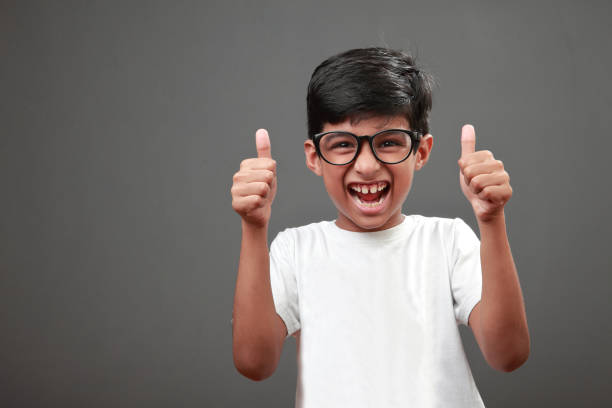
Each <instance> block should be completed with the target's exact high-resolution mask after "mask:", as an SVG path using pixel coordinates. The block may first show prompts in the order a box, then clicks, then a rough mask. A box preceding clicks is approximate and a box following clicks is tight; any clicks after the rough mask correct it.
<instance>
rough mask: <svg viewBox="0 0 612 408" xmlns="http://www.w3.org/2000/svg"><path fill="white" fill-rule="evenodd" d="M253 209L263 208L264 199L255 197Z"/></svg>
mask: <svg viewBox="0 0 612 408" xmlns="http://www.w3.org/2000/svg"><path fill="white" fill-rule="evenodd" d="M251 202H252V208H258V207H261V205H262V204H263V197H261V196H253V199H252V201H251Z"/></svg>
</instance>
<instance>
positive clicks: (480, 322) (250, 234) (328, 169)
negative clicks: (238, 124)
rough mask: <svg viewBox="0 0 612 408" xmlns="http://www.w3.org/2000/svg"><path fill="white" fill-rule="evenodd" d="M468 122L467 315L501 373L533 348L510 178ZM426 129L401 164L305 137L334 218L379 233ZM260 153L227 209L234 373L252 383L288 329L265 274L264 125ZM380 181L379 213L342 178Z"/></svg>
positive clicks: (237, 180)
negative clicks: (348, 156) (235, 227)
mask: <svg viewBox="0 0 612 408" xmlns="http://www.w3.org/2000/svg"><path fill="white" fill-rule="evenodd" d="M389 128H404V129H409V127H408V123H407V122H406V120H405V119H404V118H402V117H391V118H381V117H373V118H368V119H364V120H361V121H359V122H358V123H353V124H351V123H350V121H344V122H342V123H339V124H334V125H331V124H325V126H324V129H323V131H330V130H345V131H349V132H351V133H354V134H357V135H366V134H367V135H372V134H374V133H376V132H378V131H380V130H382V129H389ZM475 145H476V136H475V133H474V128H473V127H472V126H471V125H465V126H464V127H463V129H462V135H461V157H460V159H459V160H458V165H459V184H460V188H461V191H462V192H463V194H464V196H465V197H466V199H467V200H468V202H469V203H470V205H471V207H472V209H473V211H474V215H475V217H476V220H477V222H478V226H479V230H480V240H481V247H480V256H481V266H482V282H483V286H482V298H481V301H480V302H479V303H478V304H477V305H476V306H475V307H474V309H473V310H472V312H471V314H470V316H469V326H470V327H471V329H472V331H473V333H474V336H475V338H476V341H477V343H478V345H479V347H480V350H481V352H482V353H483V356H484V357H485V359H486V361H487V362H488V363H489V365H490V366H491V367H493V368H495V369H497V370H499V371H505V372H507V371H512V370H515V369H516V368H518V367H519V366H521V365H522V364H523V363H524V362H525V361H526V360H527V358H528V356H529V352H530V339H529V331H528V328H527V319H526V315H525V308H524V304H523V298H522V293H521V288H520V284H519V279H518V275H517V272H516V267H515V265H514V261H513V258H512V253H511V251H510V245H509V243H508V237H507V233H506V225H505V215H504V206H505V204H506V203H507V202H508V200H509V199H510V197H511V196H512V188H511V187H510V177H509V175H508V173H507V172H506V170H505V169H504V165H503V163H502V162H501V161H499V160H496V159H495V158H494V156H493V154H492V153H491V152H490V151H476V150H475ZM432 146H433V137H432V136H431V135H429V134H428V135H425V136H424V137H423V138H422V141H421V144H420V146H419V148H418V151H417V152H416V154H411V155H410V157H409V158H408V159H407V160H405V161H404V162H402V163H399V164H394V165H387V164H383V163H380V162H379V161H378V160H376V158H375V157H374V155H373V153H372V151H371V150H370V148H369V145H367V144H366V145H365V146H362V148H361V151H360V154H359V156H358V157H357V158H356V159H355V161H353V162H352V163H350V164H348V165H345V166H334V165H331V164H329V163H327V162H325V161H324V160H322V159H320V158H319V157H318V155H317V154H316V150H315V147H314V144H313V143H312V141H310V140H307V141H306V142H304V153H305V156H306V165H307V166H308V168H309V169H310V170H311V171H313V172H314V173H315V174H317V175H318V176H321V177H322V178H323V181H324V184H325V187H326V189H327V192H328V193H329V196H330V198H331V199H332V201H333V202H334V205H335V206H336V208H337V209H338V218H337V220H336V224H337V225H338V227H340V228H343V229H347V230H350V231H360V232H367V231H378V230H383V229H387V228H391V227H393V226H395V225H398V224H399V223H400V222H401V220H402V215H401V207H402V204H403V202H404V201H405V199H406V198H407V196H408V193H409V191H410V188H411V185H412V181H413V177H414V173H415V171H417V170H420V169H421V168H423V166H424V165H425V164H426V163H427V160H428V158H429V155H430V153H431V149H432ZM256 147H257V152H258V157H257V158H250V159H246V160H244V161H243V162H242V163H241V165H240V170H239V171H238V172H237V173H236V174H235V175H234V179H233V186H232V189H231V193H232V207H233V208H234V210H235V211H236V212H237V213H238V214H239V215H240V216H241V218H242V243H241V252H240V262H239V266H238V277H237V281H236V292H235V297H234V310H233V312H234V313H233V317H234V319H233V326H232V327H233V355H234V364H235V366H236V368H237V369H238V371H239V372H241V373H242V374H243V375H245V376H246V377H248V378H251V379H253V380H256V381H260V380H263V379H265V378H267V377H269V376H271V375H272V374H273V373H274V371H275V370H276V367H277V365H278V362H279V360H280V355H281V353H282V348H283V344H284V340H285V337H286V336H287V329H286V327H285V324H284V322H283V321H282V319H281V318H280V316H278V314H277V313H276V310H275V307H274V302H273V298H272V293H271V286H270V276H269V273H270V271H269V267H270V266H269V252H268V247H267V230H268V224H269V220H270V216H271V205H272V202H273V200H274V197H275V194H276V162H275V161H274V160H273V159H272V156H271V149H270V139H269V136H268V133H267V131H265V130H263V129H260V130H258V131H257V133H256ZM383 180H384V181H387V182H388V183H390V184H389V187H388V189H389V192H388V195H387V198H386V199H385V201H386V205H385V206H384V208H383V209H382V210H381V211H378V212H377V213H376V214H369V213H366V212H364V211H362V210H361V209H360V208H359V206H358V205H356V203H355V202H354V201H353V199H352V197H351V196H350V193H349V190H348V185H349V183H353V182H363V183H364V184H368V183H370V182H374V181H383Z"/></svg>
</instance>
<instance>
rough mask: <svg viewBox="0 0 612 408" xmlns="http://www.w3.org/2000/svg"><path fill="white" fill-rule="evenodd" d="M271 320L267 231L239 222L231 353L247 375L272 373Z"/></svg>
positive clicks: (273, 312) (273, 313)
mask: <svg viewBox="0 0 612 408" xmlns="http://www.w3.org/2000/svg"><path fill="white" fill-rule="evenodd" d="M275 319H276V309H275V307H274V300H273V298H272V290H271V285H270V257H269V253H268V244H267V227H264V228H260V227H252V226H249V224H247V223H245V222H243V225H242V243H241V250H240V262H239V266H238V277H237V280H236V293H235V296H234V314H233V352H234V361H235V364H236V366H237V367H239V366H241V367H243V368H244V370H247V371H253V370H255V371H264V372H267V371H269V370H272V371H274V368H275V367H276V364H277V363H278V360H279V358H280V352H279V351H278V347H276V346H277V345H276V344H275V343H274V342H275V338H274V334H275V323H276V322H275Z"/></svg>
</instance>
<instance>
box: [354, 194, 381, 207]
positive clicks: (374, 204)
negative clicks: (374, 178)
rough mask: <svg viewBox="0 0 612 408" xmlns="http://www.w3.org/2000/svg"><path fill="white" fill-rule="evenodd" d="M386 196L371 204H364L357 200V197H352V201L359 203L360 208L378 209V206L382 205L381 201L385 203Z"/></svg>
mask: <svg viewBox="0 0 612 408" xmlns="http://www.w3.org/2000/svg"><path fill="white" fill-rule="evenodd" d="M385 198H386V196H381V197H380V198H379V199H378V201H376V202H373V203H366V202H363V201H361V200H360V199H359V197H358V196H353V199H354V200H355V201H356V202H357V203H359V205H361V206H362V207H378V206H379V205H381V204H382V203H383V201H385Z"/></svg>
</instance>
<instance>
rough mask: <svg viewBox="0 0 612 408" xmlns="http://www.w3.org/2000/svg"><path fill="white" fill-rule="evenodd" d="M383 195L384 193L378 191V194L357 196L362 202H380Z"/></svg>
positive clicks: (359, 194)
mask: <svg viewBox="0 0 612 408" xmlns="http://www.w3.org/2000/svg"><path fill="white" fill-rule="evenodd" d="M382 193H383V192H382V191H378V192H376V193H357V195H358V196H359V199H360V200H361V201H378V199H379V198H380V196H381V195H382Z"/></svg>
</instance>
